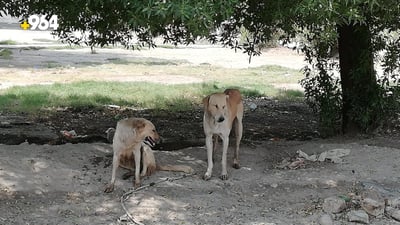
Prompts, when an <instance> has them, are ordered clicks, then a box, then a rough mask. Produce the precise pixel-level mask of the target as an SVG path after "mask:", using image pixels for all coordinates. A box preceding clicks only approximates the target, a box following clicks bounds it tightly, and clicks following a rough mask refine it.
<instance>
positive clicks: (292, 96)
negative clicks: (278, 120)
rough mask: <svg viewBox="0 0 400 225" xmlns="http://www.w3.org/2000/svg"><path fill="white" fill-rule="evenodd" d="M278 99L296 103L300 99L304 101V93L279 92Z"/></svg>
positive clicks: (297, 91)
mask: <svg viewBox="0 0 400 225" xmlns="http://www.w3.org/2000/svg"><path fill="white" fill-rule="evenodd" d="M276 98H277V99H280V100H289V101H293V100H294V101H296V100H298V99H304V92H303V91H300V90H279V92H278V95H277V96H276Z"/></svg>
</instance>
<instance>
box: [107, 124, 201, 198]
mask: <svg viewBox="0 0 400 225" xmlns="http://www.w3.org/2000/svg"><path fill="white" fill-rule="evenodd" d="M112 132H113V130H112V129H111V130H110V129H109V130H108V132H107V136H108V137H110V136H112ZM112 140H113V152H114V154H113V166H112V174H111V182H110V183H109V184H108V185H107V187H106V189H105V190H104V192H112V191H113V190H114V183H115V175H116V171H117V168H118V167H119V166H121V167H122V168H126V169H129V170H130V172H128V173H127V174H124V176H123V178H125V179H126V178H128V177H130V176H131V175H133V174H134V175H135V183H134V186H135V188H137V187H139V186H140V185H141V182H140V177H143V176H146V175H147V176H150V175H151V174H153V173H154V172H155V171H156V170H164V171H180V172H185V173H192V172H193V169H192V168H191V167H189V166H179V165H165V166H159V165H157V164H156V160H155V157H154V153H153V150H152V149H151V147H153V146H154V145H155V144H156V143H157V142H158V141H159V140H160V136H159V134H158V133H157V131H156V129H155V126H154V125H153V123H151V122H150V121H149V120H146V119H144V118H128V119H123V120H121V121H119V122H118V123H117V128H116V130H115V134H114V135H113V139H112ZM141 167H142V170H141V172H140V168H141Z"/></svg>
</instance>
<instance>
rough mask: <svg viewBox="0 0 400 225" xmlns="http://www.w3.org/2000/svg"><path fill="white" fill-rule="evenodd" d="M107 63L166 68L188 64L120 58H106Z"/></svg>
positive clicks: (150, 59) (177, 61)
mask: <svg viewBox="0 0 400 225" xmlns="http://www.w3.org/2000/svg"><path fill="white" fill-rule="evenodd" d="M107 61H109V62H110V63H113V64H123V65H128V64H132V65H146V66H155V65H157V66H168V65H179V64H184V63H188V62H187V61H185V60H167V59H158V58H139V59H121V58H108V59H107Z"/></svg>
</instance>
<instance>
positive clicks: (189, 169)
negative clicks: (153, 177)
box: [157, 164, 194, 174]
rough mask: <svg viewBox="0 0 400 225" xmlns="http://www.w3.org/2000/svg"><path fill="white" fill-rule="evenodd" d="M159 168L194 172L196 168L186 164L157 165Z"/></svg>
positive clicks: (160, 169)
mask: <svg viewBox="0 0 400 225" xmlns="http://www.w3.org/2000/svg"><path fill="white" fill-rule="evenodd" d="M157 170H159V171H174V172H184V173H188V174H192V173H193V172H194V170H193V169H192V167H190V166H185V165H170V164H167V165H157Z"/></svg>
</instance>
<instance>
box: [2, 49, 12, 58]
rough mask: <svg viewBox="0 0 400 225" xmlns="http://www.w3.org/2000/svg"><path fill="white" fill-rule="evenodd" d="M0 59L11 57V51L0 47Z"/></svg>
mask: <svg viewBox="0 0 400 225" xmlns="http://www.w3.org/2000/svg"><path fill="white" fill-rule="evenodd" d="M0 59H12V51H11V50H9V49H0Z"/></svg>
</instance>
